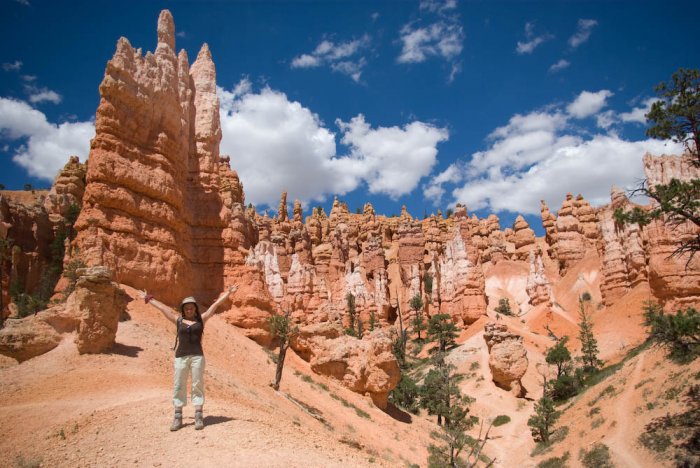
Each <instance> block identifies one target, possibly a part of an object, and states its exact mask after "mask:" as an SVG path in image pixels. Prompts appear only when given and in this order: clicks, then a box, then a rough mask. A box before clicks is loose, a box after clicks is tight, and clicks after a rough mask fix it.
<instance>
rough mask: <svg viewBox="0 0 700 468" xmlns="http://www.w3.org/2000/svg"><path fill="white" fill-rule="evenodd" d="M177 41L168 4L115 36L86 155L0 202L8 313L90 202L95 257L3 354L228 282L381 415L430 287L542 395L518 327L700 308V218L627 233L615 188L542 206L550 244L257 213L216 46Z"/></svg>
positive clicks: (658, 179) (258, 323)
mask: <svg viewBox="0 0 700 468" xmlns="http://www.w3.org/2000/svg"><path fill="white" fill-rule="evenodd" d="M175 38H176V34H175V25H174V21H173V17H172V15H171V14H170V12H168V11H163V12H162V13H161V14H160V17H159V19H158V26H157V46H156V49H155V52H153V53H152V52H146V53H145V54H144V53H143V52H142V51H141V49H134V48H133V47H132V45H131V44H130V43H129V41H128V40H127V39H126V38H120V39H119V41H118V42H117V46H116V51H115V53H114V56H113V57H112V58H111V60H109V62H108V63H107V67H106V70H105V75H104V79H103V80H102V83H101V84H100V87H99V91H100V104H99V107H98V109H97V113H96V117H95V128H96V135H95V138H94V139H93V140H92V144H91V150H90V154H89V157H88V159H87V161H86V163H85V164H81V163H80V162H79V161H78V160H77V158H76V157H70V160H69V162H68V163H67V164H66V166H65V168H64V169H63V170H62V171H61V172H60V173H59V175H58V176H57V177H56V180H55V182H54V185H53V187H52V188H51V191H50V192H48V193H47V194H38V195H40V197H39V198H38V201H34V200H30V201H28V200H26V199H23V198H22V197H20V196H19V195H18V194H16V193H13V192H8V191H3V192H2V193H0V235H1V237H2V238H11V239H13V240H14V247H13V249H12V252H11V258H10V259H9V261H8V262H6V263H4V264H3V268H5V273H6V274H4V275H3V281H4V282H5V283H4V284H3V298H2V299H3V304H4V305H7V304H9V306H7V307H5V309H4V310H3V311H2V314H3V318H5V317H8V316H15V315H16V314H17V304H14V303H12V297H11V295H10V294H9V292H8V291H9V290H10V282H9V281H10V280H9V279H8V278H12V281H14V282H15V283H14V284H17V285H18V286H19V287H21V288H22V290H23V291H26V292H32V291H37V290H38V289H39V288H40V287H41V278H42V276H43V275H46V274H47V272H48V271H49V270H50V269H51V266H52V262H56V259H55V258H54V259H52V254H51V246H52V244H55V243H56V239H59V240H60V236H59V231H60V229H63V228H64V227H65V226H66V225H67V220H68V217H69V216H70V212H71V209H72V208H71V207H79V209H80V213H79V216H78V217H77V220H76V221H75V223H74V226H73V228H74V229H75V233H74V235H69V236H67V237H64V238H65V239H66V241H65V245H64V246H63V247H64V248H63V249H62V252H61V253H62V254H63V255H64V256H63V257H62V258H61V259H59V263H60V265H62V266H63V267H64V271H66V269H65V267H66V266H67V265H69V264H71V262H80V264H81V266H83V267H88V268H87V269H83V270H79V271H80V274H79V275H78V279H77V285H75V281H73V283H72V284H74V285H75V290H74V291H73V292H70V290H67V291H66V288H67V287H68V285H69V283H70V281H69V279H67V277H66V276H65V275H64V277H63V278H61V280H60V281H58V284H57V286H56V290H55V294H56V295H57V297H59V296H60V294H61V292H62V291H66V295H68V294H70V295H69V296H68V300H67V302H66V303H65V304H62V305H54V306H52V308H49V309H48V310H47V311H42V312H39V314H38V315H37V317H43V318H42V319H41V320H36V321H30V320H29V319H21V320H20V319H18V320H11V321H8V324H11V326H9V325H8V326H6V327H5V328H4V329H3V330H2V331H0V353H3V354H5V355H8V356H11V357H14V358H16V359H17V360H19V361H24V360H26V359H29V358H31V357H33V356H37V355H39V354H42V353H45V352H47V351H48V350H50V349H53V348H54V347H56V346H57V345H58V343H59V342H60V336H61V335H60V334H61V333H65V332H66V331H70V330H77V338H76V343H77V344H78V347H79V348H80V350H81V352H101V351H103V350H105V349H108V348H109V346H111V345H112V344H113V343H114V333H115V332H116V331H115V330H116V328H115V327H116V324H117V317H118V315H119V313H118V309H119V308H124V304H125V303H126V298H125V296H124V292H123V291H122V290H121V289H120V286H119V285H126V286H129V287H131V288H134V289H139V290H146V291H148V292H151V293H153V294H154V295H155V296H157V297H158V298H161V299H162V300H163V301H164V302H166V303H168V304H170V305H173V306H174V305H176V304H177V302H178V301H179V300H180V299H181V298H182V296H183V295H190V294H191V295H194V296H195V297H197V298H198V299H199V300H200V301H201V302H203V303H205V304H210V303H211V302H213V301H214V299H215V298H216V295H217V294H218V293H219V292H220V291H222V290H224V288H226V287H228V286H230V285H234V284H235V285H239V290H238V291H237V292H236V293H235V294H234V295H233V296H232V299H231V301H230V302H229V303H228V304H227V311H226V312H224V313H223V318H224V319H225V321H226V322H227V323H228V324H231V325H233V326H235V327H238V329H240V330H241V331H242V333H244V334H245V335H246V336H248V337H249V338H251V339H253V340H255V341H256V342H257V343H259V344H262V345H270V344H271V343H272V341H273V337H272V336H271V335H270V332H269V328H268V321H267V319H268V317H270V316H271V315H272V314H274V313H276V312H279V311H283V310H284V311H286V310H289V311H290V314H291V315H290V316H291V318H292V321H293V322H294V323H295V324H296V325H297V326H298V327H299V334H298V335H297V336H296V337H295V338H294V339H293V340H292V342H291V346H292V349H293V350H295V351H296V353H297V354H298V355H299V356H300V357H301V358H302V359H303V360H305V361H307V362H309V363H310V367H311V369H312V370H313V371H314V372H317V373H319V374H323V375H327V376H331V377H333V378H335V379H337V380H338V381H340V382H342V384H343V385H345V386H346V387H348V388H350V389H351V390H353V391H355V392H357V393H360V394H363V395H368V396H371V398H372V399H373V401H374V402H375V404H376V405H378V406H379V407H382V408H385V407H386V406H387V395H388V393H389V392H390V391H391V390H392V389H393V388H395V387H396V385H397V384H398V383H399V380H400V375H401V371H400V369H399V365H398V363H397V360H396V358H395V357H394V355H393V354H392V330H395V328H396V327H397V326H398V324H399V323H400V322H402V323H403V324H408V323H409V321H410V320H411V317H412V316H413V314H414V313H415V312H414V311H413V310H412V308H411V299H412V298H414V297H416V296H419V297H421V298H422V300H423V304H424V309H423V311H424V312H425V314H426V318H429V317H432V316H434V315H436V314H448V315H449V316H450V317H451V320H452V322H453V323H454V324H455V325H456V326H457V329H458V331H459V332H460V333H462V336H461V338H460V340H461V341H459V340H458V342H464V340H467V339H471V337H472V336H474V335H475V334H478V333H482V335H480V337H479V339H480V340H481V343H483V345H484V346H485V347H486V348H487V349H488V351H489V352H490V358H489V359H488V360H487V362H488V366H489V368H490V370H491V377H492V380H493V382H494V383H495V384H496V385H497V386H498V387H501V388H503V389H506V391H508V392H511V394H512V396H513V397H524V396H529V397H531V398H538V397H539V394H538V392H540V389H537V388H535V387H530V388H528V387H527V386H526V385H524V384H523V383H522V382H521V379H526V378H527V377H526V371H528V366H530V368H529V372H530V373H533V372H534V371H533V370H532V367H533V366H534V362H541V361H542V359H541V356H540V357H539V358H537V359H534V360H533V359H532V358H530V359H529V360H528V356H527V354H528V353H527V352H526V347H527V346H530V343H529V342H528V340H531V341H532V340H533V338H532V335H530V338H525V344H524V338H523V335H525V334H527V333H530V332H536V333H538V334H539V335H540V336H539V338H537V339H540V338H542V336H546V335H547V333H548V332H549V333H555V334H559V333H560V332H561V333H565V334H568V335H572V336H573V334H575V332H572V331H571V330H572V326H573V325H572V323H574V321H575V317H576V310H577V302H576V301H577V298H578V297H579V296H580V295H581V294H583V293H589V294H590V295H591V296H592V299H593V301H594V302H595V303H597V304H598V310H597V312H596V313H597V314H598V315H597V317H604V316H605V315H606V314H616V313H621V312H620V310H621V309H620V308H618V307H617V304H620V303H621V301H625V300H627V299H626V298H628V297H630V294H631V293H633V292H635V291H645V292H648V293H647V296H646V298H648V299H652V300H655V301H658V302H660V303H661V304H662V305H664V306H666V307H667V309H668V310H671V309H675V308H677V307H687V306H695V307H698V306H699V305H700V255H698V256H695V257H694V258H693V259H692V260H688V258H687V256H671V255H670V254H671V253H672V252H673V250H674V249H675V246H676V245H677V241H678V238H679V235H680V236H681V237H682V236H695V235H697V227H695V226H693V225H691V224H686V225H683V226H680V227H677V228H676V230H675V231H673V232H672V231H671V228H670V227H669V226H668V225H665V224H664V223H663V222H662V221H655V222H653V223H652V224H651V225H649V226H646V227H644V228H641V227H639V226H637V225H624V226H621V225H619V224H617V223H616V222H615V219H614V217H613V212H614V210H615V209H616V208H619V207H630V206H633V203H632V202H631V201H629V200H628V199H627V197H626V196H625V194H624V193H623V192H622V191H620V190H619V189H616V188H613V189H612V192H611V202H610V204H608V205H605V206H602V207H599V208H595V207H592V206H591V205H590V204H589V203H588V202H587V201H586V200H585V199H584V197H583V196H582V195H574V194H571V193H569V194H562V198H563V203H562V205H561V207H560V208H559V209H558V210H557V211H550V208H549V207H548V206H547V205H546V204H545V203H544V201H543V202H542V207H541V213H542V216H541V217H542V224H543V226H544V230H545V232H546V235H545V236H544V237H536V235H535V232H534V231H533V230H532V229H531V228H530V226H529V225H528V223H527V222H526V221H525V219H524V218H523V217H518V218H517V220H516V221H515V223H514V225H513V227H512V228H506V229H501V227H500V225H499V220H498V218H497V217H496V216H495V215H491V216H489V217H488V218H486V219H478V218H477V217H476V216H473V215H472V216H470V215H469V213H468V211H467V207H466V206H461V205H457V207H456V209H455V212H454V214H453V215H452V216H450V217H449V218H446V219H445V218H443V216H442V215H441V214H438V215H437V216H435V215H432V216H430V217H427V218H425V219H418V218H414V217H412V216H411V215H410V214H409V213H408V212H407V210H406V209H405V207H404V209H403V210H402V211H401V215H400V216H398V217H388V216H383V215H380V214H377V213H376V212H375V210H374V208H373V207H372V205H371V204H370V203H367V204H366V205H365V206H364V210H363V212H362V213H360V214H354V213H350V212H349V210H348V207H347V205H346V204H345V203H343V202H342V201H341V200H339V199H337V198H336V199H335V201H334V202H333V205H332V209H331V211H330V213H326V212H324V211H323V210H322V209H318V210H316V209H314V210H311V211H310V210H309V207H303V206H302V205H301V203H300V202H299V201H296V200H295V201H294V203H293V205H292V209H291V210H289V201H288V199H287V193H286V192H284V193H282V194H281V197H280V203H279V208H278V210H277V213H276V215H275V216H274V217H270V216H268V215H267V213H265V214H262V215H261V214H259V213H258V212H256V211H255V209H254V208H253V207H252V205H249V206H248V207H246V202H245V194H244V184H245V180H240V179H239V177H238V175H237V173H236V171H235V167H236V155H235V154H232V155H230V156H225V155H221V154H220V151H219V146H220V142H221V135H222V134H221V124H220V120H219V99H218V97H217V95H216V68H215V65H214V60H213V58H212V53H211V51H210V50H209V48H208V46H207V44H204V45H203V46H202V47H201V50H200V52H199V54H198V55H197V58H196V60H195V61H194V62H193V63H192V64H191V65H190V63H189V60H188V57H187V54H186V53H185V51H184V50H181V51H180V52H179V53H178V52H177V51H176V45H175ZM640 164H642V161H641V155H640ZM643 165H644V171H645V175H646V177H647V179H648V180H649V181H654V183H666V182H668V181H669V180H670V179H671V178H677V179H680V180H689V179H691V178H697V177H699V176H700V173H699V171H698V168H697V167H695V166H693V165H692V164H690V163H689V162H688V161H687V156H666V155H664V156H652V155H649V154H647V155H645V156H644V158H643ZM292 195H293V194H292ZM304 213H306V214H307V215H306V216H305V217H304ZM679 233H680V234H679ZM71 239H72V240H71ZM100 294H102V295H103V296H105V299H104V301H105V303H109V307H106V309H109V310H106V311H105V312H104V316H103V317H95V316H94V313H93V312H90V311H88V310H87V309H89V308H90V307H92V308H93V309H94V308H95V307H94V305H95V303H96V302H95V301H97V302H99V300H98V299H99V298H98V297H97V296H99V295H100ZM349 295H352V296H353V298H354V304H355V308H356V313H357V319H358V320H360V321H361V322H362V323H363V324H365V327H367V326H368V324H370V322H372V323H373V327H374V328H375V329H374V330H373V331H366V332H365V334H364V336H362V338H357V337H352V336H348V335H346V334H345V329H347V328H348V326H349V316H348V296H349ZM502 299H507V300H508V301H509V304H510V307H511V310H512V313H513V315H514V316H515V317H503V318H501V316H500V314H498V319H499V320H510V321H511V322H508V323H509V324H510V326H506V324H503V323H498V322H496V317H497V314H496V313H495V311H494V310H495V309H496V307H497V306H498V305H499V301H501V300H502ZM91 304H92V306H91ZM107 314H109V317H106V315H107ZM572 317H573V318H572ZM526 321H527V323H526ZM107 322H109V324H108V323H107ZM514 324H515V326H514ZM634 326H635V327H639V326H640V325H639V324H638V323H637V324H635V325H634ZM90 327H91V328H90ZM409 328H410V327H409ZM365 330H367V328H365ZM484 330H485V331H484ZM91 341H94V342H92V343H91ZM534 341H536V339H534ZM527 349H530V348H527ZM611 349H612V348H611ZM83 350H84V351H83ZM615 352H616V350H612V351H611V350H608V352H607V353H608V355H614V354H615ZM533 375H535V374H533ZM524 376H525V377H524ZM534 381H535V380H534V378H533V379H531V381H530V382H531V383H532V382H534ZM489 384H491V383H490V382H489Z"/></svg>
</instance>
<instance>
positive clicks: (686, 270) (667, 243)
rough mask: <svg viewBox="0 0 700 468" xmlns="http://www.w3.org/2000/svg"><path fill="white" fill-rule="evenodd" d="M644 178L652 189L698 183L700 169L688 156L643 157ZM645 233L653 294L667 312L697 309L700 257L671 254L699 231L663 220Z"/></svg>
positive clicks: (696, 228) (698, 304) (699, 233)
mask: <svg viewBox="0 0 700 468" xmlns="http://www.w3.org/2000/svg"><path fill="white" fill-rule="evenodd" d="M644 174H645V175H646V178H647V180H648V183H649V186H654V185H658V184H667V183H669V182H670V181H671V179H678V180H681V181H688V180H691V179H698V178H700V168H699V167H697V166H695V165H694V164H693V160H692V158H691V156H690V155H688V154H685V155H683V156H681V157H677V156H666V155H663V156H658V157H655V156H652V155H650V154H646V155H645V156H644ZM653 203H654V202H652V206H654V204H653ZM644 230H645V231H646V236H647V239H648V241H647V244H646V255H647V258H648V269H649V273H648V275H649V286H650V287H651V291H652V294H654V296H655V297H656V298H657V299H659V300H660V301H661V302H662V303H663V304H664V307H665V308H666V309H667V310H669V311H675V310H677V309H678V308H682V307H689V306H692V307H695V308H700V255H695V256H692V257H691V255H690V253H689V252H685V253H683V254H680V255H677V254H675V253H674V252H675V251H676V249H677V248H678V244H679V242H680V241H683V240H687V239H689V238H693V237H697V236H700V228H699V227H698V226H696V225H695V224H693V223H691V222H689V221H686V222H684V223H679V224H676V223H669V222H666V219H665V218H664V219H659V220H655V221H653V222H652V223H651V224H650V225H649V226H647V227H645V228H644Z"/></svg>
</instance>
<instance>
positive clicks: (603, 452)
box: [578, 443, 615, 468]
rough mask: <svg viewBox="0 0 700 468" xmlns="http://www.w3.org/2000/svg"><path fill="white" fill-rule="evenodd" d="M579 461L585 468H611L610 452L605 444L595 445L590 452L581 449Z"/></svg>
mask: <svg viewBox="0 0 700 468" xmlns="http://www.w3.org/2000/svg"><path fill="white" fill-rule="evenodd" d="M578 458H579V460H581V463H582V464H583V466H584V467H585V468H613V467H614V466H615V465H613V463H612V460H611V459H610V450H609V449H608V446H607V445H605V444H600V443H598V444H595V445H594V446H593V447H592V448H591V449H590V450H588V451H586V450H584V449H581V451H580V452H579V457H578Z"/></svg>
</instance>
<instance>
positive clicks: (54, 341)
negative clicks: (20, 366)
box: [0, 315, 61, 362]
mask: <svg viewBox="0 0 700 468" xmlns="http://www.w3.org/2000/svg"><path fill="white" fill-rule="evenodd" d="M38 317H39V316H38V315H37V316H35V315H31V316H29V317H25V318H23V319H19V320H7V321H6V322H5V327H4V328H3V329H2V330H0V354H3V355H5V356H9V357H11V358H13V359H17V360H18V361H19V362H23V361H26V360H27V359H31V358H33V357H36V356H39V355H41V354H44V353H47V352H49V351H51V350H52V349H53V348H55V347H56V346H58V344H59V343H60V342H61V335H60V334H59V333H58V332H56V330H55V329H54V328H53V327H52V326H51V325H49V324H47V323H45V322H44V321H42V320H41V319H39V318H38Z"/></svg>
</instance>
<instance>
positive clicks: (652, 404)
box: [647, 401, 656, 411]
mask: <svg viewBox="0 0 700 468" xmlns="http://www.w3.org/2000/svg"><path fill="white" fill-rule="evenodd" d="M655 406H656V405H655V404H654V403H653V402H651V401H650V402H649V403H647V409H648V410H649V411H651V410H653V409H654V407H655Z"/></svg>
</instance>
